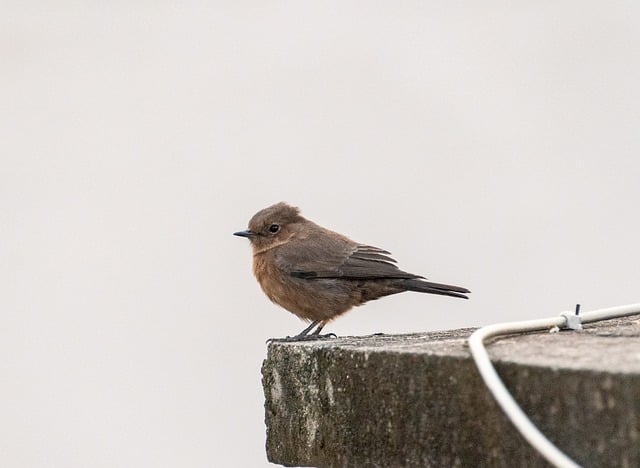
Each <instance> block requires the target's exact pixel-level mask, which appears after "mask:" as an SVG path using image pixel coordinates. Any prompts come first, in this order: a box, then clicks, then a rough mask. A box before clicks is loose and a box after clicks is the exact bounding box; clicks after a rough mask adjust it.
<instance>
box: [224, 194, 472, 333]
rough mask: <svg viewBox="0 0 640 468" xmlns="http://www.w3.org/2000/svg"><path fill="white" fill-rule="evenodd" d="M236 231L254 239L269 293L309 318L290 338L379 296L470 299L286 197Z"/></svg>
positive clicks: (256, 262) (257, 267)
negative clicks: (314, 217)
mask: <svg viewBox="0 0 640 468" xmlns="http://www.w3.org/2000/svg"><path fill="white" fill-rule="evenodd" d="M234 235H236V236H241V237H246V238H248V239H249V240H250V241H251V246H252V247H253V272H254V274H255V276H256V278H257V279H258V282H259V283H260V286H261V287H262V290H263V291H264V292H265V294H266V295H267V296H268V297H269V299H271V300H272V301H273V302H275V303H276V304H278V305H280V306H282V307H284V308H285V309H287V310H288V311H289V312H292V313H293V314H295V315H297V316H298V317H300V318H301V319H303V320H306V321H309V322H311V324H310V325H309V326H308V327H307V328H305V329H304V330H303V331H302V332H300V333H299V334H298V335H296V336H294V337H291V338H287V340H289V341H299V340H305V339H310V338H309V337H312V338H317V337H319V336H321V335H320V331H321V330H322V328H323V327H324V326H325V325H326V324H327V323H328V322H330V321H331V320H333V319H335V318H336V317H339V316H340V315H342V314H344V313H345V312H347V311H348V310H350V309H351V308H352V307H354V306H359V305H361V304H364V303H365V302H367V301H371V300H374V299H378V298H379V297H384V296H388V295H391V294H397V293H401V292H404V291H417V292H424V293H430V294H440V295H443V296H451V297H460V298H464V299H467V296H466V295H465V294H467V293H469V292H470V291H469V290H468V289H466V288H461V287H459V286H451V285H448V284H439V283H432V282H429V281H426V280H425V278H424V277H422V276H419V275H414V274H412V273H407V272H406V271H402V270H400V269H399V268H398V267H397V266H396V265H395V263H396V261H395V260H394V259H393V258H391V257H390V256H389V255H390V253H389V252H387V251H386V250H383V249H379V248H378V247H372V246H370V245H365V244H359V243H357V242H354V241H352V240H351V239H349V238H347V237H345V236H343V235H342V234H338V233H337V232H333V231H330V230H328V229H325V228H323V227H321V226H318V225H317V224H315V223H313V222H311V221H309V220H307V219H305V218H304V217H303V216H302V215H301V214H300V210H299V209H298V208H295V207H293V206H290V205H288V204H286V203H284V202H281V203H277V204H275V205H273V206H270V207H268V208H265V209H263V210H261V211H259V212H258V213H256V214H255V215H254V216H253V218H251V220H250V221H249V229H247V230H246V231H240V232H235V233H234ZM313 328H315V331H314V332H313V333H312V334H311V335H309V333H310V332H311V330H313Z"/></svg>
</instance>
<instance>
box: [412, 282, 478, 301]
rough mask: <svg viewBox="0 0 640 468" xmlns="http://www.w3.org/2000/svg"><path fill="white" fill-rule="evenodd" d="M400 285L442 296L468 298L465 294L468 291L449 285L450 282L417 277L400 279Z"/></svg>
mask: <svg viewBox="0 0 640 468" xmlns="http://www.w3.org/2000/svg"><path fill="white" fill-rule="evenodd" d="M401 285H402V287H403V288H405V289H406V290H407V291H417V292H423V293H429V294H440V295H442V296H451V297H461V298H463V299H469V298H468V297H467V296H466V295H465V294H468V293H470V292H471V291H469V290H468V289H466V288H461V287H460V286H451V285H450V284H440V283H431V282H430V281H422V280H419V279H407V280H404V281H402V283H401Z"/></svg>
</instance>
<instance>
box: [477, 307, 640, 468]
mask: <svg viewBox="0 0 640 468" xmlns="http://www.w3.org/2000/svg"><path fill="white" fill-rule="evenodd" d="M569 314H573V312H564V313H563V315H560V316H558V317H551V318H548V319H540V320H528V321H524V322H510V323H498V324H495V325H489V326H486V327H482V328H480V329H479V330H476V331H475V332H474V333H473V334H472V335H471V336H470V337H469V348H470V350H471V355H472V357H473V360H474V361H475V363H476V366H477V367H478V370H479V371H480V375H481V376H482V378H483V379H484V382H485V384H486V385H487V388H488V389H489V391H490V392H491V393H492V394H493V397H494V398H495V399H496V401H497V402H498V404H499V405H500V407H502V410H503V411H504V412H505V413H506V415H507V416H508V417H509V419H510V420H511V422H512V423H513V425H514V426H516V428H517V429H518V431H520V434H522V436H523V437H524V438H525V439H526V440H527V441H528V442H529V443H530V444H531V446H532V447H533V448H535V449H536V450H537V451H538V452H540V454H541V455H542V456H543V457H545V458H546V459H547V461H549V462H550V463H552V464H553V465H555V466H558V467H562V468H564V467H567V468H569V467H571V468H576V467H579V466H580V465H578V464H577V463H576V462H574V461H573V460H572V459H571V458H569V457H568V456H567V455H565V454H564V453H562V452H561V451H560V450H559V449H558V448H557V447H556V446H555V445H553V444H552V443H551V442H550V441H549V439H547V438H546V437H545V436H544V434H542V433H541V432H540V431H539V430H538V428H537V427H536V426H535V425H534V424H533V423H532V422H531V420H529V418H528V417H527V415H526V414H525V413H524V411H522V409H521V408H520V406H518V404H517V403H516V401H515V400H514V399H513V397H512V396H511V394H510V393H509V391H508V390H507V388H506V387H505V386H504V384H503V383H502V380H501V379H500V377H499V376H498V373H497V372H496V370H495V368H494V367H493V364H492V363H491V359H490V358H489V354H487V350H486V349H485V347H484V341H485V340H486V339H488V338H492V337H494V336H500V335H508V334H512V333H521V332H527V331H534V330H544V329H547V328H552V327H559V328H564V327H566V326H567V323H568V318H567V317H568V315H569ZM635 314H640V304H629V305H626V306H620V307H611V308H608V309H600V310H594V311H592V312H587V313H584V314H582V315H580V316H579V318H580V321H582V322H596V321H599V320H606V319H612V318H616V317H624V316H627V315H635Z"/></svg>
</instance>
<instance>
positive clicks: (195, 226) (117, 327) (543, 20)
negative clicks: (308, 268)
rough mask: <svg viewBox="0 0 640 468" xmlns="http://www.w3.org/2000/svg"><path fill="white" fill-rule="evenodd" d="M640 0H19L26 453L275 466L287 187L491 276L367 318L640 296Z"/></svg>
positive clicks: (51, 457)
mask: <svg viewBox="0 0 640 468" xmlns="http://www.w3.org/2000/svg"><path fill="white" fill-rule="evenodd" d="M639 24H640V4H639V3H638V2H632V1H628V2H596V1H587V2H585V1H572V2H545V1H529V2H515V3H514V2H502V1H488V2H480V3H479V2H471V1H463V2H425V1H420V2H395V1H393V2H313V3H310V2H295V1H288V2H287V1H285V2H262V1H260V2H215V1H201V2H196V1H187V2H173V3H172V2H164V1H145V2H141V1H133V2H106V1H103V2H100V1H93V2H75V1H61V2H44V1H42V2H18V1H10V2H4V3H3V8H2V15H0V53H1V55H0V56H1V57H2V60H1V61H0V109H1V112H0V314H1V316H0V379H1V382H0V466H3V467H65V468H66V467H109V468H113V467H142V466H144V467H146V466H149V467H179V466H188V467H212V466H221V467H246V466H252V467H259V466H267V465H268V463H267V461H266V458H265V453H264V433H265V429H264V422H263V418H264V415H263V407H262V405H263V396H262V387H261V375H260V366H261V363H262V360H263V359H264V357H265V353H266V346H265V340H266V339H267V338H270V337H279V336H285V335H291V334H294V333H297V332H299V331H300V330H301V329H302V328H303V327H304V324H303V323H302V322H300V321H299V320H298V319H297V318H295V317H294V316H293V315H291V314H289V313H288V312H286V311H284V310H283V309H280V308H278V307H277V306H275V305H273V304H271V303H270V302H269V301H268V300H267V299H266V297H265V296H264V295H263V294H262V292H261V290H260V289H259V287H258V284H257V282H256V281H255V280H254V278H253V275H252V273H251V254H250V249H249V245H248V242H247V241H246V240H245V239H240V238H237V237H233V236H232V235H231V234H232V232H234V231H237V230H240V229H245V228H246V224H247V221H248V220H249V218H250V217H251V216H252V215H253V214H254V213H255V212H256V211H257V210H259V209H261V208H263V207H265V206H267V205H270V204H272V203H275V202H278V201H281V200H285V201H288V202H290V203H292V204H295V205H297V206H300V207H301V208H302V210H303V213H304V214H305V215H306V216H307V217H309V218H310V219H312V220H314V221H316V222H318V223H320V224H322V225H324V226H326V227H329V228H332V229H335V230H337V231H340V232H342V233H344V234H347V235H349V236H350V237H352V238H354V239H355V240H357V241H360V242H363V243H369V244H373V245H376V246H380V247H383V248H386V249H388V250H390V251H392V252H393V254H394V256H395V258H396V259H398V261H399V264H400V265H401V267H402V268H403V269H405V270H408V271H411V272H415V273H419V274H423V275H425V276H427V277H429V278H430V279H432V280H434V281H441V282H450V283H453V284H458V285H462V286H466V287H468V288H470V289H471V290H472V291H473V294H472V298H471V300H469V301H462V300H456V299H451V298H446V297H437V296H427V295H420V294H415V293H408V294H403V295H398V296H394V297H391V298H386V299H383V300H380V301H377V302H374V303H370V304H368V305H366V306H364V307H362V308H359V309H356V310H354V311H352V312H351V313H350V314H349V315H347V316H346V317H344V318H342V319H340V320H338V321H337V322H335V323H333V324H331V325H329V326H328V327H327V330H328V331H331V332H335V333H337V334H339V335H361V334H370V333H374V332H385V333H397V332H414V331H415V332H417V331H424V330H434V329H447V328H457V327H466V326H478V325H482V324H489V323H493V322H496V321H505V320H514V319H532V318H540V317H546V316H551V315H556V314H558V313H559V312H561V311H563V310H566V309H570V308H572V307H573V306H574V304H575V303H576V302H580V303H581V304H582V305H583V310H585V311H586V310H592V309H596V308H601V307H608V306H616V305H622V304H627V303H632V302H638V300H639V297H638V295H639V290H638V284H640V249H639V248H638V239H639V238H640V237H639V236H640V221H639V215H638V211H639V210H638V201H639V200H640V177H639V176H640V92H639V83H640V28H639V27H638V25H639Z"/></svg>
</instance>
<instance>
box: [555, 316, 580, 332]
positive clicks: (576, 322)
mask: <svg viewBox="0 0 640 468" xmlns="http://www.w3.org/2000/svg"><path fill="white" fill-rule="evenodd" d="M560 316H562V317H564V318H565V320H566V321H567V323H565V324H564V326H562V328H563V329H565V330H566V329H567V328H568V329H569V330H582V319H581V318H580V316H579V315H576V314H574V313H573V312H562V313H561V314H560Z"/></svg>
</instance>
